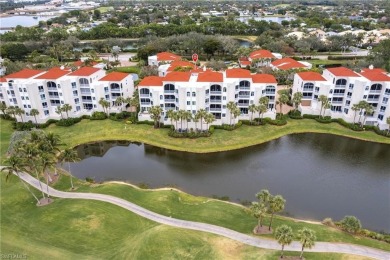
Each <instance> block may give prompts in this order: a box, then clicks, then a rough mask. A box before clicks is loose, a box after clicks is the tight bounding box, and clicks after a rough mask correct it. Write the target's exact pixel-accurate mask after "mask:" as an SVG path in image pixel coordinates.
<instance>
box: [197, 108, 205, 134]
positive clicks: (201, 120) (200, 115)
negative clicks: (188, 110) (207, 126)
mask: <svg viewBox="0 0 390 260" xmlns="http://www.w3.org/2000/svg"><path fill="white" fill-rule="evenodd" d="M206 115H207V111H206V110H205V109H203V108H202V109H199V110H198V112H196V114H195V116H196V117H197V118H199V120H200V131H203V118H204V117H205V116H206Z"/></svg>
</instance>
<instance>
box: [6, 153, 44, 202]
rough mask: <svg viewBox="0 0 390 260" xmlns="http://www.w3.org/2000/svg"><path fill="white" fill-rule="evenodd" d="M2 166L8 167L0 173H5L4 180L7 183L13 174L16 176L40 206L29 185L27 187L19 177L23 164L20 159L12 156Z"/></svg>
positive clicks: (14, 155)
mask: <svg viewBox="0 0 390 260" xmlns="http://www.w3.org/2000/svg"><path fill="white" fill-rule="evenodd" d="M4 164H6V165H8V166H5V167H3V168H2V169H1V171H2V172H6V177H5V180H6V181H8V179H9V178H10V177H11V176H12V175H14V174H15V175H17V176H18V178H19V180H20V182H21V183H22V184H23V186H24V187H25V188H26V189H27V190H28V191H29V192H30V193H31V195H33V197H34V198H35V199H36V201H37V203H38V204H40V201H39V199H38V198H37V196H35V194H34V193H33V192H32V191H31V190H30V187H29V185H27V184H26V183H25V182H24V181H23V180H22V178H21V177H20V175H19V172H21V171H23V167H24V162H23V160H22V158H21V157H20V156H18V155H16V154H12V155H11V156H10V157H8V158H7V159H5V160H4Z"/></svg>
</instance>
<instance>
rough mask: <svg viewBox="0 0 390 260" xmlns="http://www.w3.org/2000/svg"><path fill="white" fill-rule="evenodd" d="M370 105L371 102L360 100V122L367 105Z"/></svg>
mask: <svg viewBox="0 0 390 260" xmlns="http://www.w3.org/2000/svg"><path fill="white" fill-rule="evenodd" d="M369 106H370V104H369V103H368V102H367V101H365V100H362V101H360V102H359V103H358V107H359V109H360V113H359V120H358V122H359V123H360V120H361V118H362V115H363V111H364V110H365V109H366V108H367V107H369Z"/></svg>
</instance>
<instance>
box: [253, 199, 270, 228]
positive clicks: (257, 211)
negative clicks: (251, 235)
mask: <svg viewBox="0 0 390 260" xmlns="http://www.w3.org/2000/svg"><path fill="white" fill-rule="evenodd" d="M250 210H251V212H252V215H253V216H254V217H255V218H257V229H256V231H257V232H258V231H259V229H260V227H262V226H263V223H262V222H263V218H264V216H265V214H266V213H267V207H266V205H265V204H263V203H259V202H252V205H251V207H250Z"/></svg>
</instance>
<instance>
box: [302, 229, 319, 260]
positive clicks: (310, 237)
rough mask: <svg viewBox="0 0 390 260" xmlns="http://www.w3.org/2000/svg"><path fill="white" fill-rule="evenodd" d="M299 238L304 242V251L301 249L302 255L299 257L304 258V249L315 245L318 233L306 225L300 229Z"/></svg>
mask: <svg viewBox="0 0 390 260" xmlns="http://www.w3.org/2000/svg"><path fill="white" fill-rule="evenodd" d="M298 238H299V241H300V242H301V244H302V251H301V255H300V256H299V258H301V259H302V257H303V250H304V249H305V248H309V249H310V248H312V247H313V246H314V244H315V240H316V233H315V232H314V231H313V230H311V229H308V228H305V227H304V228H302V229H300V230H298Z"/></svg>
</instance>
